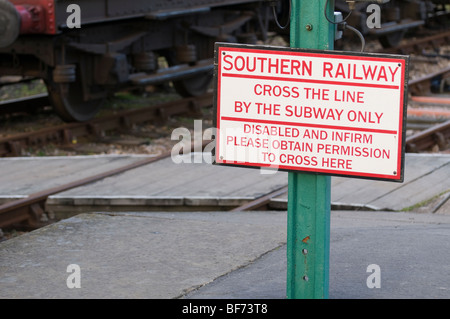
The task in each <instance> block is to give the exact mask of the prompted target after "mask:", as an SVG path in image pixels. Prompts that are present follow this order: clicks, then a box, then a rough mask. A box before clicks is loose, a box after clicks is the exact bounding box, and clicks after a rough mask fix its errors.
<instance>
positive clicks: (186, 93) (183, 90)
mask: <svg viewBox="0 0 450 319" xmlns="http://www.w3.org/2000/svg"><path fill="white" fill-rule="evenodd" d="M165 57H166V60H167V62H168V63H169V65H170V66H173V65H178V64H183V63H194V62H195V61H196V59H197V57H196V48H195V47H194V46H192V45H188V46H181V47H178V48H177V49H176V50H170V51H169V52H166V54H165ZM213 76H214V75H213V74H212V73H210V72H205V73H200V74H197V75H194V76H192V77H190V78H186V79H182V80H178V81H173V87H174V88H175V90H176V91H177V93H178V94H180V95H181V96H183V97H191V96H200V95H203V94H205V93H206V91H208V89H209V85H210V84H211V82H212V79H213Z"/></svg>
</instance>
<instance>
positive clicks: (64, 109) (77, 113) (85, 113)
mask: <svg viewBox="0 0 450 319" xmlns="http://www.w3.org/2000/svg"><path fill="white" fill-rule="evenodd" d="M47 90H48V95H49V98H50V102H51V104H52V106H53V108H54V110H55V112H56V113H57V114H58V116H59V117H60V118H61V119H62V120H64V121H65V122H84V121H88V120H90V119H92V118H93V117H94V116H95V115H96V114H97V113H98V111H99V110H100V108H101V106H102V104H103V102H104V100H105V99H104V98H98V99H94V100H89V101H84V100H83V92H82V89H81V84H80V83H79V82H73V83H64V84H61V83H53V84H47Z"/></svg>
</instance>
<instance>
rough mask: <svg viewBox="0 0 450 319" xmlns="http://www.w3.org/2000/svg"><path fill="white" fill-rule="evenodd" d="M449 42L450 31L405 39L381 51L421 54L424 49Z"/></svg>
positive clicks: (438, 46) (436, 47)
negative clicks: (414, 38) (415, 38)
mask: <svg viewBox="0 0 450 319" xmlns="http://www.w3.org/2000/svg"><path fill="white" fill-rule="evenodd" d="M449 42H450V31H447V32H442V33H439V34H435V35H432V36H429V37H425V38H421V39H417V40H410V41H406V42H405V43H403V44H401V45H398V46H396V47H394V48H386V49H383V50H382V51H381V52H383V53H397V54H411V53H417V54H421V53H422V52H423V51H424V50H426V49H432V50H438V49H439V48H440V47H441V46H442V45H446V44H448V43H449Z"/></svg>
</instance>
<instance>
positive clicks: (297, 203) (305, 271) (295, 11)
mask: <svg viewBox="0 0 450 319" xmlns="http://www.w3.org/2000/svg"><path fill="white" fill-rule="evenodd" d="M291 1H292V9H291V22H290V23H291V27H290V28H291V29H290V39H291V40H290V41H291V47H296V48H309V49H323V50H332V49H333V45H334V25H333V24H331V23H329V22H328V21H327V19H326V18H325V16H324V7H325V4H326V0H291ZM327 14H328V17H329V19H333V17H334V0H329V1H328V8H327ZM288 187H289V191H288V221H287V223H288V225H287V288H286V293H287V297H288V298H290V299H313V298H314V299H321V298H328V286H329V251H330V206H331V204H330V193H331V178H330V176H326V175H318V174H311V173H297V172H290V173H289V184H288Z"/></svg>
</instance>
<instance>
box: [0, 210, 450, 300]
mask: <svg viewBox="0 0 450 319" xmlns="http://www.w3.org/2000/svg"><path fill="white" fill-rule="evenodd" d="M285 238H286V212H282V211H281V212H270V211H265V212H242V213H230V212H209V213H208V212H197V213H196V212H192V213H188V212H183V213H166V212H164V213H123V214H114V215H111V214H102V213H96V214H82V215H78V216H76V217H72V218H70V219H67V220H64V221H61V222H59V223H57V224H54V225H51V226H48V227H45V228H42V229H39V230H37V231H34V232H32V233H29V234H26V235H24V236H21V237H17V238H14V239H12V240H9V241H6V242H2V243H0V297H1V298H225V299H234V298H250V299H252V298H258V299H259V298H285V287H286V256H285V254H286V245H285V244H286V239H285ZM330 246H331V249H330V287H329V290H330V298H333V299H335V298H450V255H449V254H448V251H450V216H447V215H437V214H415V213H394V212H354V211H332V212H331V243H330ZM71 264H76V265H79V267H80V279H81V281H80V284H81V288H73V289H69V288H68V286H67V280H68V278H73V277H71V276H72V275H73V274H72V273H71V272H67V267H68V266H69V265H71ZM371 264H377V265H379V267H380V274H381V277H380V283H381V287H380V288H372V289H370V288H368V287H367V284H366V280H367V278H368V276H369V275H370V274H371V273H368V272H367V267H368V266H369V265H371Z"/></svg>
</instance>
